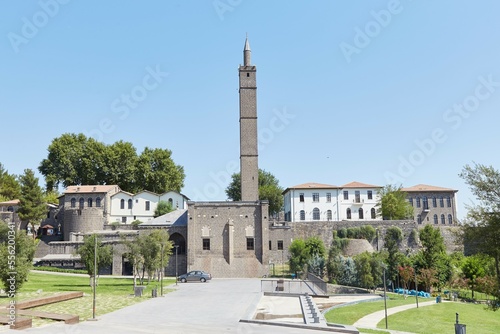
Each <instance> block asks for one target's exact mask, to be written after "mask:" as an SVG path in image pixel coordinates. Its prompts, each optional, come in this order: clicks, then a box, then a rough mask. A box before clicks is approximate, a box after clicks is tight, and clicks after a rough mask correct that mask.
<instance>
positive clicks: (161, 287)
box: [160, 244, 165, 297]
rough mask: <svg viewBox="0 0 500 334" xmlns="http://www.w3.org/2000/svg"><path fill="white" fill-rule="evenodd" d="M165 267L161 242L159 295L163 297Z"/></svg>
mask: <svg viewBox="0 0 500 334" xmlns="http://www.w3.org/2000/svg"><path fill="white" fill-rule="evenodd" d="M164 272H165V267H164V266H163V244H161V272H160V296H162V297H163V273H164Z"/></svg>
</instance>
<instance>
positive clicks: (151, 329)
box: [22, 279, 317, 334]
mask: <svg viewBox="0 0 500 334" xmlns="http://www.w3.org/2000/svg"><path fill="white" fill-rule="evenodd" d="M147 293H150V291H149V290H148V291H147ZM260 296H261V293H260V280H258V279H213V280H212V281H211V282H209V283H183V284H181V283H179V285H178V288H177V290H176V291H174V292H171V293H168V294H166V295H165V296H164V297H158V298H153V299H150V300H147V301H144V302H141V303H138V304H135V305H132V306H129V307H126V308H124V309H121V310H118V311H115V312H112V313H108V314H105V315H102V316H99V315H98V321H85V322H81V323H79V324H76V325H65V324H63V323H58V324H54V325H50V326H45V327H40V328H30V329H26V330H24V331H22V332H29V333H51V334H52V333H54V334H57V333H65V334H82V333H97V334H100V333H102V334H114V333H120V334H124V333H125V334H126V333H183V334H191V333H218V334H219V333H237V334H257V333H273V334H274V333H276V334H281V333H283V334H285V333H290V334H295V333H297V334H299V333H311V331H310V330H305V329H298V328H287V327H278V326H269V325H260V324H249V323H241V322H239V321H240V319H248V318H250V317H251V316H252V315H253V313H254V311H255V308H256V306H257V304H258V302H259V300H260ZM68 312H71V311H70V310H68ZM314 332H316V333H317V331H314Z"/></svg>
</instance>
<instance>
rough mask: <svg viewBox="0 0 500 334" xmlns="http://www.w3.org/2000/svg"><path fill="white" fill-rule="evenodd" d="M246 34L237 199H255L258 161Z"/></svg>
mask: <svg viewBox="0 0 500 334" xmlns="http://www.w3.org/2000/svg"><path fill="white" fill-rule="evenodd" d="M251 53H252V51H250V44H249V43H248V37H247V39H246V40H245V48H244V49H243V65H242V66H240V68H239V75H240V171H241V200H242V201H258V200H259V180H258V179H259V164H258V146H257V81H256V74H257V68H256V67H255V66H252V65H251V62H250V57H251Z"/></svg>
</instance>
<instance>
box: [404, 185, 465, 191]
mask: <svg viewBox="0 0 500 334" xmlns="http://www.w3.org/2000/svg"><path fill="white" fill-rule="evenodd" d="M401 191H404V192H422V191H453V192H457V191H458V190H455V189H450V188H442V187H436V186H429V185H427V184H417V185H415V186H413V187H408V188H402V189H401Z"/></svg>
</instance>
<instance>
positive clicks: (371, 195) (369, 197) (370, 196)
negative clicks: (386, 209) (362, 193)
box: [367, 190, 373, 199]
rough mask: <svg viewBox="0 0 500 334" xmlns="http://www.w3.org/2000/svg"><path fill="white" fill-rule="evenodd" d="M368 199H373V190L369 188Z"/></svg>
mask: <svg viewBox="0 0 500 334" xmlns="http://www.w3.org/2000/svg"><path fill="white" fill-rule="evenodd" d="M367 194H368V199H373V192H372V191H371V190H368V192H367Z"/></svg>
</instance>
